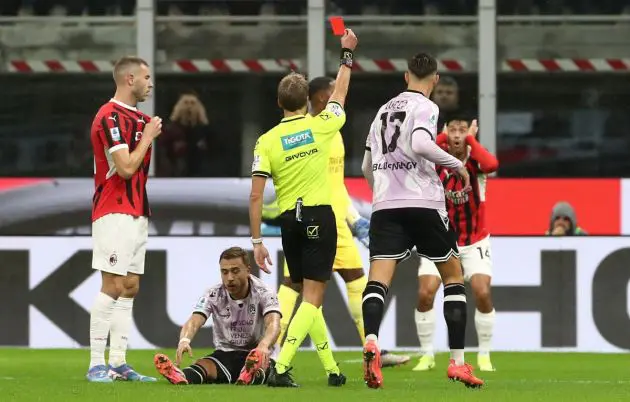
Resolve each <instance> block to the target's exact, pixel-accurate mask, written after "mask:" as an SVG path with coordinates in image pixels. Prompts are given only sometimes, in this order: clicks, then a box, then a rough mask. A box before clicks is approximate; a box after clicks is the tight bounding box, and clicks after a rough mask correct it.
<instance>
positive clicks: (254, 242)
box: [252, 237, 263, 246]
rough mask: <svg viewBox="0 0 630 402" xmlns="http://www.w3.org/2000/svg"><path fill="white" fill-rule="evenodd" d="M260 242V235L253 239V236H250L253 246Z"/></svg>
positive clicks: (261, 240)
mask: <svg viewBox="0 0 630 402" xmlns="http://www.w3.org/2000/svg"><path fill="white" fill-rule="evenodd" d="M262 242H263V239H262V237H259V238H257V239H254V238H253V237H252V244H253V245H254V246H255V245H257V244H262Z"/></svg>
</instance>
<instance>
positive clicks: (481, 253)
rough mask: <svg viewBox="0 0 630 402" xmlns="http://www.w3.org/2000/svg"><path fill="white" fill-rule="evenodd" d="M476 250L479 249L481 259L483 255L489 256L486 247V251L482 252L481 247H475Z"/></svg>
mask: <svg viewBox="0 0 630 402" xmlns="http://www.w3.org/2000/svg"><path fill="white" fill-rule="evenodd" d="M477 250H479V257H480V258H481V259H482V260H483V257H484V255H485V256H486V258H490V250H489V249H487V248H486V251H485V252H484V251H483V249H482V248H481V247H477Z"/></svg>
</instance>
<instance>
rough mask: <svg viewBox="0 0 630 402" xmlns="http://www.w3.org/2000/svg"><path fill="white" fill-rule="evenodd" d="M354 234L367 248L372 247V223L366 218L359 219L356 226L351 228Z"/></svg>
mask: <svg viewBox="0 0 630 402" xmlns="http://www.w3.org/2000/svg"><path fill="white" fill-rule="evenodd" d="M350 230H351V231H352V234H353V235H354V236H356V238H357V239H358V240H359V241H360V242H361V244H363V245H364V246H365V247H370V221H369V220H367V219H365V218H364V217H361V218H359V220H357V221H356V222H355V223H354V225H352V226H350Z"/></svg>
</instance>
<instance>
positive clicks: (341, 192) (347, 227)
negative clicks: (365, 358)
mask: <svg viewBox="0 0 630 402" xmlns="http://www.w3.org/2000/svg"><path fill="white" fill-rule="evenodd" d="M334 84H335V81H334V80H333V79H332V78H329V77H318V78H314V79H313V80H312V81H311V82H310V83H309V91H308V92H309V101H310V109H311V110H310V115H311V116H317V115H318V114H319V113H320V112H321V111H322V110H324V108H325V107H326V104H327V103H328V99H329V98H330V96H331V94H332V92H333V89H334V86H335V85H334ZM307 117H309V115H307ZM344 157H345V149H344V144H343V139H342V137H341V133H337V134H336V136H335V138H334V139H333V144H332V146H331V152H330V162H329V167H328V169H329V174H330V184H331V186H332V208H333V211H334V213H335V218H336V219H337V254H336V256H335V262H334V265H333V269H334V270H335V272H337V273H338V274H339V276H341V277H342V278H343V280H344V282H345V283H346V289H347V293H348V305H349V308H350V314H351V315H352V318H353V320H354V323H355V325H356V327H357V330H358V332H359V336H360V337H361V344H360V345H363V344H364V343H365V334H364V333H363V312H362V307H361V304H362V298H363V290H364V289H365V285H366V284H367V277H366V276H365V274H364V272H363V262H362V261H361V255H360V254H359V250H358V249H357V246H356V243H355V242H354V239H353V234H354V235H355V236H356V237H357V239H359V241H360V242H361V243H363V244H364V245H365V246H366V247H368V246H369V236H368V232H369V229H370V222H369V220H367V219H365V218H363V217H362V216H361V215H359V213H358V211H357V210H356V209H355V208H354V206H353V205H352V201H351V200H350V196H349V195H348V191H347V190H346V185H345V183H344ZM278 212H279V210H278V208H277V205H276V203H275V201H274V202H272V203H270V204H267V205H265V206H264V207H263V220H264V221H265V224H263V226H262V230H263V232H264V233H263V235H267V236H270V235H271V236H273V235H277V236H279V235H280V228H279V227H276V226H275V225H273V221H274V219H275V218H276V217H277V216H278ZM301 285H302V284H299V283H292V282H291V278H290V277H289V268H288V266H287V263H286V260H285V263H284V280H283V282H282V285H280V289H279V290H278V301H279V302H280V310H281V313H282V319H281V321H280V336H279V337H278V341H277V342H278V343H277V345H278V347H277V348H276V350H279V349H280V346H281V345H282V341H283V339H284V335H285V333H286V330H287V328H288V326H289V322H290V321H291V317H292V315H293V311H294V309H295V304H296V302H297V298H298V296H299V294H300V292H301V290H302V289H301ZM408 361H409V356H402V355H394V354H391V353H387V352H386V351H382V352H381V362H382V366H383V367H390V366H397V365H400V364H405V363H407V362H408Z"/></svg>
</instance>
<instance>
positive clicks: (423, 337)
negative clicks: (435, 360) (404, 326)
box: [415, 309, 435, 356]
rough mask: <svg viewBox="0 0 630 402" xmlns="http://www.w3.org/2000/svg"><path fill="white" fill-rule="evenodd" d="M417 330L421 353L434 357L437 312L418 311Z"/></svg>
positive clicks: (416, 315) (416, 316)
mask: <svg viewBox="0 0 630 402" xmlns="http://www.w3.org/2000/svg"><path fill="white" fill-rule="evenodd" d="M415 318H416V329H417V331H418V340H419V341H420V353H422V354H423V355H430V356H433V335H434V334H435V310H433V309H431V310H429V311H426V312H424V313H422V312H420V311H418V310H416V314H415Z"/></svg>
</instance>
